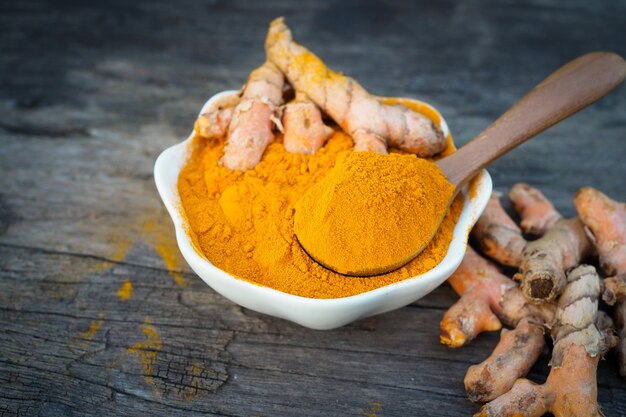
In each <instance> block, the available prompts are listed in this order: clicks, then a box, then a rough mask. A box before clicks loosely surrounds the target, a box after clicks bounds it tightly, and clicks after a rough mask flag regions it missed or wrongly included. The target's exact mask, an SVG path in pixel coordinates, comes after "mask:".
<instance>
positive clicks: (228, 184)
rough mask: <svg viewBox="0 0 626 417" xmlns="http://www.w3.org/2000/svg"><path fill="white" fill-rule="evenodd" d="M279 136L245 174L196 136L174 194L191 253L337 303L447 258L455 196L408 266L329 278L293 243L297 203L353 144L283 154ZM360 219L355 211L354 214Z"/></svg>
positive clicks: (337, 142)
mask: <svg viewBox="0 0 626 417" xmlns="http://www.w3.org/2000/svg"><path fill="white" fill-rule="evenodd" d="M281 141H282V138H281V137H278V138H277V140H276V141H275V142H274V143H272V144H271V145H270V146H269V147H268V148H267V150H266V151H265V154H264V156H263V159H262V160H261V162H260V163H259V164H258V165H257V166H256V167H255V168H254V169H251V170H249V171H246V172H239V171H230V170H228V169H226V168H223V167H220V166H219V165H218V160H219V159H220V158H221V156H222V155H223V147H224V143H223V142H222V141H206V140H204V139H202V138H199V137H197V138H195V139H194V140H193V141H192V143H191V146H190V148H189V151H190V156H189V160H188V163H187V165H186V166H185V167H184V168H183V169H182V171H181V173H180V175H179V179H178V191H179V194H180V197H181V203H182V206H183V209H184V215H185V217H186V219H187V221H188V233H189V234H190V236H191V239H192V242H193V244H194V246H195V249H196V250H197V251H198V252H199V253H200V254H201V255H202V256H204V257H205V258H207V259H208V260H210V261H211V262H212V263H213V264H214V265H215V266H217V267H218V268H221V269H222V270H224V271H226V272H228V273H230V274H231V275H233V276H235V277H238V278H241V279H245V280H247V281H250V282H253V283H256V284H258V285H262V286H266V287H270V288H274V289H277V290H280V291H283V292H287V293H290V294H295V295H300V296H303V297H311V298H339V297H346V296H350V295H355V294H360V293H363V292H366V291H370V290H373V289H375V288H380V287H383V286H386V285H389V284H391V283H394V282H398V281H402V280H404V279H407V278H410V277H412V276H415V275H419V274H421V273H423V272H426V271H428V270H430V269H432V268H433V267H435V266H436V265H437V264H438V263H439V262H440V261H441V259H443V256H444V255H445V253H446V248H447V247H448V245H449V243H450V241H451V239H452V230H453V228H454V225H455V223H456V220H457V219H458V216H459V215H460V212H461V209H462V207H463V199H462V197H460V196H459V197H457V199H456V200H455V201H454V203H453V204H452V206H451V207H450V209H449V213H448V215H447V216H446V217H445V219H444V221H443V223H442V225H441V229H440V232H439V233H437V234H436V235H435V236H434V238H433V240H432V241H431V243H430V244H429V245H428V246H427V247H426V249H425V250H424V251H423V252H422V253H421V254H420V255H419V256H418V257H417V258H416V259H414V260H413V261H411V262H410V263H409V264H407V265H406V266H404V267H403V268H401V269H399V270H396V271H394V272H391V273H388V274H384V275H379V276H376V277H370V278H353V277H346V276H343V275H339V274H336V273H333V272H331V271H329V270H327V269H325V268H323V267H322V266H320V265H319V264H317V263H316V262H314V261H313V260H312V259H311V258H310V257H309V256H308V255H307V254H306V253H305V252H304V251H303V250H302V248H301V247H300V245H299V244H298V242H297V240H296V238H295V234H294V229H293V217H294V206H295V203H296V202H297V201H298V199H299V198H300V197H301V196H302V195H303V194H304V193H305V192H306V191H307V190H308V189H309V188H310V187H311V186H313V185H314V184H315V183H317V182H318V181H319V180H321V179H322V178H323V177H324V176H325V175H326V173H327V172H328V170H330V169H331V168H332V167H333V166H334V164H335V161H336V160H337V158H338V157H339V155H341V154H342V153H345V152H349V151H351V149H352V146H353V143H352V139H351V138H350V137H349V136H347V135H346V134H344V133H342V132H335V134H333V135H332V137H331V138H330V139H329V141H328V143H327V144H326V145H325V146H324V147H323V148H321V149H320V150H319V151H318V153H317V154H315V155H301V154H290V153H287V152H286V151H285V149H284V147H283V145H282V143H281ZM355 215H357V213H355Z"/></svg>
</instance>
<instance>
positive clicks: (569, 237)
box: [513, 218, 594, 301]
mask: <svg viewBox="0 0 626 417" xmlns="http://www.w3.org/2000/svg"><path fill="white" fill-rule="evenodd" d="M593 252H594V248H593V245H592V244H591V242H590V241H589V239H588V238H587V235H586V234H585V229H584V228H583V224H582V223H581V221H580V220H579V219H578V218H574V219H561V220H559V221H557V222H556V223H555V224H554V226H552V227H551V228H550V229H549V230H548V231H547V232H546V234H545V235H543V236H542V237H541V238H539V239H537V240H535V241H532V242H528V244H527V245H526V247H525V248H524V251H523V252H522V262H521V264H520V268H519V272H518V273H517V274H515V276H514V277H513V278H514V279H516V280H518V281H520V282H521V285H520V286H521V289H522V292H523V293H524V295H525V296H526V297H527V298H528V299H529V300H534V301H538V300H546V301H551V300H554V299H556V297H557V296H558V295H559V294H560V293H561V291H562V290H563V288H564V287H565V285H566V283H567V279H566V276H565V271H567V270H569V269H571V268H573V267H574V266H576V265H579V264H580V263H581V261H582V260H584V259H586V258H588V257H589V256H591V254H592V253H593Z"/></svg>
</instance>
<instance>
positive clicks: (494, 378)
mask: <svg viewBox="0 0 626 417" xmlns="http://www.w3.org/2000/svg"><path fill="white" fill-rule="evenodd" d="M520 296H521V295H520ZM544 324H545V323H543V320H537V318H535V317H524V318H523V319H522V320H521V321H520V322H519V323H518V324H517V326H515V328H514V329H513V330H507V329H503V330H502V333H501V334H500V341H499V342H498V345H497V346H496V348H495V349H494V351H493V352H492V353H491V355H490V356H489V357H488V358H487V359H485V360H484V361H483V362H481V363H479V364H476V365H472V366H470V367H469V369H468V370H467V373H466V374H465V380H464V384H465V391H466V392H467V396H468V397H469V399H470V400H472V401H474V402H486V401H491V400H493V399H495V398H497V397H499V396H500V395H502V394H504V393H506V392H508V391H509V390H510V389H511V388H512V387H513V384H514V383H515V381H516V380H517V379H518V378H521V377H524V376H526V375H527V374H528V372H529V371H530V369H531V368H532V366H533V365H534V364H535V362H536V361H537V359H539V355H541V352H542V351H543V349H544V348H545V346H546V341H545V338H544Z"/></svg>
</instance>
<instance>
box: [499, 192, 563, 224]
mask: <svg viewBox="0 0 626 417" xmlns="http://www.w3.org/2000/svg"><path fill="white" fill-rule="evenodd" d="M509 201H510V202H511V204H512V205H513V208H514V209H515V211H516V212H517V213H519V215H520V217H521V221H520V227H521V228H522V230H523V231H524V233H529V234H533V235H539V236H541V235H543V234H544V233H546V232H547V231H548V229H550V228H551V227H552V226H554V224H555V223H556V222H557V221H559V220H560V219H561V214H560V213H559V212H558V211H556V209H555V208H554V206H553V205H552V203H551V202H550V200H548V199H547V198H546V197H545V196H544V195H543V193H542V192H541V191H539V190H538V189H536V188H534V187H531V186H530V185H528V184H524V183H517V184H515V185H514V186H513V188H511V191H510V192H509Z"/></svg>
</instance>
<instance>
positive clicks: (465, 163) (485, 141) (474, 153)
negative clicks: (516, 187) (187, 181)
mask: <svg viewBox="0 0 626 417" xmlns="http://www.w3.org/2000/svg"><path fill="white" fill-rule="evenodd" d="M624 78H626V62H625V61H624V59H623V58H622V57H620V56H619V55H617V54H614V53H611V52H592V53H589V54H586V55H583V56H581V57H579V58H577V59H575V60H573V61H571V62H569V63H568V64H566V65H564V66H563V67H561V68H559V69H558V70H557V71H555V72H554V73H553V74H552V75H550V76H549V77H548V78H546V79H545V80H544V81H542V82H541V83H540V84H538V85H537V86H536V87H535V88H533V89H532V90H531V91H530V92H529V93H528V94H526V96H524V97H523V98H522V99H521V100H520V101H519V102H517V103H516V104H515V105H514V106H513V107H512V108H511V109H509V110H508V111H507V112H506V113H504V114H503V115H502V116H500V118H498V120H496V121H495V122H494V123H492V124H491V125H490V126H489V127H488V128H487V129H485V130H484V131H483V132H482V133H480V134H479V135H478V136H476V137H475V138H474V139H473V140H472V141H470V142H469V143H468V144H467V145H465V146H463V147H462V148H461V149H459V150H458V151H457V152H455V153H453V154H451V155H449V156H447V157H445V158H443V159H441V160H439V161H437V162H436V164H437V166H438V167H439V168H440V169H441V171H442V172H443V174H444V175H445V176H446V178H447V179H448V181H449V182H450V183H451V184H452V185H453V186H454V187H455V192H454V193H452V195H451V196H450V199H449V200H448V205H447V206H448V207H450V204H452V202H453V201H454V198H455V196H456V194H457V193H458V192H459V190H461V188H462V187H463V186H464V185H465V184H467V182H468V181H469V180H470V179H471V178H472V177H474V176H475V175H476V174H477V173H478V172H479V171H480V170H482V169H483V168H485V167H486V166H487V165H488V164H490V163H491V162H493V161H494V160H496V159H498V158H499V157H501V156H502V155H504V154H506V153H507V152H509V151H510V150H512V149H513V148H515V147H517V146H518V145H520V144H522V143H524V142H525V141H527V140H529V139H531V138H533V137H535V136H536V135H538V134H539V133H541V132H543V131H544V130H546V129H548V128H549V127H551V126H553V125H555V124H557V123H558V122H560V121H561V120H563V119H566V118H567V117H569V116H571V115H573V114H574V113H576V112H578V111H579V110H581V109H583V108H584V107H587V106H588V105H590V104H592V103H594V102H595V101H597V100H599V99H600V98H602V97H604V96H605V95H606V94H608V93H609V92H610V91H611V90H613V89H614V88H616V87H617V86H618V85H620V84H621V83H622V82H623V81H624ZM382 186H384V185H383V184H381V187H382ZM399 203H400V202H399ZM446 213H447V210H441V213H440V216H439V218H438V219H437V220H438V221H435V222H432V225H434V227H432V230H425V231H423V232H425V233H423V234H424V235H426V236H430V238H429V239H428V240H426V241H425V242H424V244H422V245H421V246H419V247H416V248H415V250H414V251H413V252H412V253H411V254H410V256H406V255H405V254H400V255H399V256H398V257H397V259H393V260H391V261H390V260H386V261H385V260H380V259H375V260H372V261H373V262H369V263H368V264H367V265H365V264H364V266H363V267H362V268H360V269H354V270H352V269H351V270H349V271H346V270H344V268H342V267H341V265H340V264H339V262H338V261H335V262H333V260H332V259H330V260H329V259H325V260H324V261H323V263H322V265H323V266H325V267H326V268H328V269H331V270H333V271H335V272H339V273H342V274H345V275H350V276H357V277H363V276H372V275H381V274H384V273H387V272H391V271H393V270H395V269H398V268H400V267H402V266H403V265H405V264H406V263H408V262H410V261H411V260H413V259H414V258H415V257H416V256H417V255H419V254H420V253H421V252H422V251H423V250H424V248H425V247H426V246H427V244H428V243H429V242H430V240H432V238H433V237H434V236H435V234H436V233H437V230H438V229H439V227H440V226H441V222H442V221H443V219H444V217H445V215H446ZM432 225H431V226H432ZM425 227H429V226H425ZM396 229H397V227H396ZM355 232H356V231H355ZM375 232H376V233H377V236H385V235H387V236H392V235H393V234H394V232H396V233H397V230H392V229H391V228H390V229H389V230H376V231H375ZM301 233H305V231H301ZM348 233H349V231H348ZM296 234H298V233H296ZM350 238H351V237H350V236H347V239H350ZM298 240H299V241H300V242H302V240H301V239H300V236H298ZM355 241H356V240H355ZM304 249H305V250H306V251H307V253H308V254H309V255H310V256H311V257H312V258H313V259H315V260H316V261H317V262H320V259H318V258H319V257H318V256H317V255H318V254H317V253H315V251H312V250H311V248H307V247H304ZM346 252H349V251H346Z"/></svg>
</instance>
